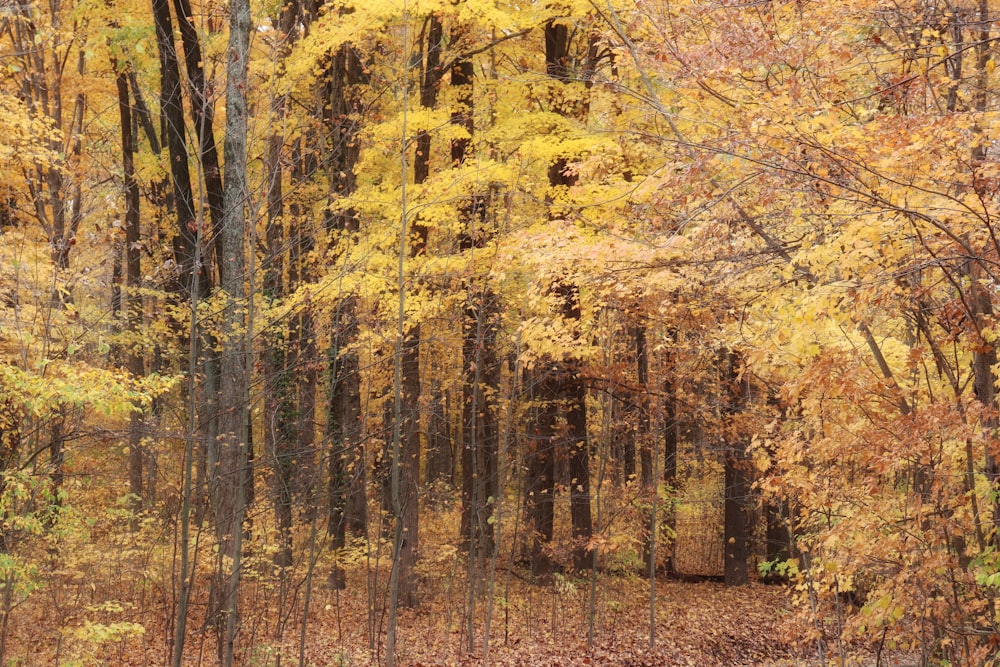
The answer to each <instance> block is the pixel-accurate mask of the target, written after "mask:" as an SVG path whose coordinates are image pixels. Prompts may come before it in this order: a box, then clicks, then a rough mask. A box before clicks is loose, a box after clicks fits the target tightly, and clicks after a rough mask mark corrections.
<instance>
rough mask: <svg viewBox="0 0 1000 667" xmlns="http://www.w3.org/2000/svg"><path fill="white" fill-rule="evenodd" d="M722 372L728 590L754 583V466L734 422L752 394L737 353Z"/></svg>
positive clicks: (724, 360)
mask: <svg viewBox="0 0 1000 667" xmlns="http://www.w3.org/2000/svg"><path fill="white" fill-rule="evenodd" d="M720 362H721V365H722V366H723V368H722V378H721V379H722V386H723V392H724V399H723V400H725V401H726V403H725V409H724V413H723V417H724V418H725V420H726V421H727V422H729V423H727V424H726V425H725V430H726V431H727V432H728V433H727V436H726V437H727V438H728V439H729V440H730V442H728V443H726V444H725V446H724V450H723V451H724V453H723V463H724V467H725V494H724V502H725V507H724V519H723V523H724V532H723V539H724V540H725V551H724V553H725V568H724V574H725V582H726V585H727V586H741V585H743V584H746V583H747V582H748V581H749V579H750V574H749V570H748V566H747V562H748V557H749V551H748V548H747V533H748V530H747V529H748V522H747V509H748V506H747V505H748V503H747V501H748V499H749V497H750V483H751V480H750V465H751V461H750V460H749V458H748V457H747V450H746V444H745V443H743V442H741V439H742V436H741V434H739V433H738V432H737V429H735V428H733V424H732V418H733V417H734V416H735V415H736V414H738V413H739V412H742V411H743V410H744V409H745V407H746V401H747V399H748V390H747V387H746V380H745V379H742V378H740V373H741V370H742V369H741V368H740V365H741V363H742V362H741V359H740V356H739V354H737V353H736V352H733V351H728V352H724V353H723V354H722V355H720ZM734 441H735V442H734Z"/></svg>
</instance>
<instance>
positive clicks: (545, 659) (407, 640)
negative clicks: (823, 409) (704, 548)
mask: <svg viewBox="0 0 1000 667" xmlns="http://www.w3.org/2000/svg"><path fill="white" fill-rule="evenodd" d="M508 583H509V586H510V588H509V589H507V595H506V597H505V596H504V595H503V593H504V589H505V586H506V585H508ZM461 593H462V591H456V593H455V595H454V596H448V595H447V594H445V595H439V596H436V597H435V598H433V599H431V600H427V601H425V603H424V604H423V605H422V606H421V607H420V608H418V609H415V610H405V611H403V612H402V614H401V617H400V631H399V632H400V637H399V641H398V646H399V651H398V655H399V664H400V665H413V666H421V667H424V666H426V667H431V666H435V667H436V666H442V667H443V666H448V665H462V666H465V665H469V666H471V665H486V664H489V665H499V666H508V665H510V666H514V665H524V666H532V667H536V666H537V667H564V666H565V667H569V666H576V665H607V666H621V667H645V666H649V667H654V666H672V665H694V666H698V667H708V666H714V665H719V666H736V665H762V666H769V667H791V666H793V665H802V666H807V665H808V666H811V665H818V664H820V661H819V660H818V657H817V653H816V650H815V646H803V645H800V644H798V643H797V642H796V641H795V640H794V639H793V637H792V635H793V634H794V631H793V626H794V625H795V622H794V621H793V618H792V617H793V613H792V603H791V599H790V596H789V593H788V591H787V590H786V589H784V588H782V587H778V586H764V585H761V584H752V585H749V586H743V587H735V588H727V587H725V586H723V585H722V584H718V583H709V582H705V583H681V582H675V581H659V582H657V585H656V603H655V609H656V611H655V615H656V633H655V643H654V646H653V647H652V648H651V647H650V641H649V616H650V615H649V584H648V582H647V581H645V580H643V579H640V578H623V577H608V576H604V577H601V578H600V579H599V581H598V586H597V587H596V588H595V590H594V600H593V609H594V614H593V631H592V640H590V641H588V637H590V636H591V623H590V619H589V616H590V614H589V613H588V612H589V610H590V608H591V590H590V584H589V582H588V581H581V580H577V581H572V580H569V579H561V578H560V579H557V580H556V582H555V583H554V584H552V585H546V586H529V585H527V584H526V583H524V582H522V581H519V580H518V579H517V578H516V577H515V578H512V579H511V580H510V581H509V582H505V580H504V577H503V575H502V574H501V575H500V576H498V582H497V586H496V595H497V599H498V600H503V599H508V600H509V601H510V602H509V604H506V605H501V604H497V605H495V606H494V609H493V616H492V619H491V630H490V647H489V651H488V656H487V655H485V651H484V649H483V636H484V632H485V629H484V627H485V623H484V622H483V616H484V612H483V610H481V609H480V610H477V612H476V618H477V622H476V623H475V624H474V630H473V632H474V634H475V642H474V647H473V650H472V651H471V652H470V651H469V650H468V640H467V636H468V632H467V631H466V629H465V628H466V625H467V624H466V620H465V618H466V616H465V611H464V610H465V609H467V600H463V599H461V598H460V597H459V596H460V595H461ZM328 595H329V596H330V598H329V599H327V600H326V602H325V603H324V604H323V606H322V611H320V612H319V613H318V614H317V615H316V617H315V618H314V619H313V621H312V623H311V624H310V630H309V636H310V639H309V641H308V642H307V651H306V655H307V657H308V658H309V660H310V662H309V664H312V665H365V664H370V663H376V662H378V659H379V656H378V655H373V654H372V652H371V651H370V650H369V649H368V646H369V644H368V640H367V637H366V627H367V621H366V613H367V612H366V610H365V609H354V608H352V605H351V603H350V601H349V598H348V597H347V596H344V595H342V596H341V603H340V609H339V612H338V609H337V601H336V599H335V598H336V596H335V595H334V594H328ZM480 604H481V603H480ZM484 658H485V659H484ZM863 662H867V660H864V661H863ZM895 663H896V661H894V660H890V661H884V662H883V664H885V665H889V664H895Z"/></svg>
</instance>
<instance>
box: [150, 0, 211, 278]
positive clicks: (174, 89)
mask: <svg viewBox="0 0 1000 667" xmlns="http://www.w3.org/2000/svg"><path fill="white" fill-rule="evenodd" d="M153 19H154V23H155V26H156V44H157V48H158V51H159V56H160V114H161V118H160V134H161V136H163V137H165V143H166V145H167V152H168V154H169V159H170V177H171V185H172V186H173V188H172V189H173V205H174V211H175V213H176V220H177V233H176V234H175V235H174V241H173V244H174V247H173V249H174V261H175V263H176V264H177V270H178V282H177V283H176V284H175V286H174V291H177V292H180V295H181V298H187V296H188V295H189V294H190V292H191V285H192V281H191V278H192V275H193V272H194V271H196V270H198V267H195V256H196V253H197V250H196V247H195V244H196V242H197V230H198V228H197V224H198V218H197V216H196V215H195V207H194V194H193V192H192V190H191V173H190V170H189V169H188V154H187V144H186V142H185V137H184V135H185V129H186V127H187V126H186V124H185V122H184V103H183V100H182V99H181V77H180V67H179V66H178V62H177V51H176V49H175V48H174V38H173V35H174V32H173V22H172V20H171V18H170V6H169V4H168V0H153ZM198 282H199V296H206V295H207V294H208V292H209V289H210V283H209V280H208V276H205V275H200V276H199V281H198Z"/></svg>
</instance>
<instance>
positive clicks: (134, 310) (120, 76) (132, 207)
mask: <svg viewBox="0 0 1000 667" xmlns="http://www.w3.org/2000/svg"><path fill="white" fill-rule="evenodd" d="M113 65H114V68H115V69H116V70H117V76H116V78H115V83H116V85H117V89H118V115H119V120H120V125H121V139H122V179H123V182H122V186H123V187H122V189H123V190H124V193H125V287H126V293H125V299H124V309H125V321H126V322H127V328H128V331H129V333H131V334H132V335H133V336H134V337H135V339H136V340H137V339H138V336H139V334H140V333H141V329H142V297H141V296H140V294H139V287H140V281H141V279H142V275H141V265H140V255H139V250H140V248H139V185H138V183H137V182H136V180H135V161H134V155H135V152H136V142H135V137H134V136H133V134H132V106H131V105H130V104H129V87H128V75H127V74H126V72H125V71H124V70H123V69H119V67H118V64H117V63H116V62H113ZM127 366H128V370H129V374H130V375H131V376H132V377H134V378H142V377H143V376H144V375H145V365H144V363H143V356H142V354H141V352H140V348H139V347H138V345H137V343H136V342H135V341H133V342H132V344H131V345H130V346H129V349H128V353H127ZM142 427H143V419H142V414H141V413H140V412H136V411H133V412H132V413H131V414H130V415H129V429H128V433H129V436H128V444H129V493H131V494H132V496H133V499H134V502H133V509H134V510H136V511H138V510H139V509H141V507H142V502H143V497H144V494H143V450H142Z"/></svg>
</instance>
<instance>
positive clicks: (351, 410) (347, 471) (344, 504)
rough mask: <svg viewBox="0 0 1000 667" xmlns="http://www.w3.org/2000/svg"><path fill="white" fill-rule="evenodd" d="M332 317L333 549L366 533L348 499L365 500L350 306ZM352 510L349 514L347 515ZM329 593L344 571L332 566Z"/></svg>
mask: <svg viewBox="0 0 1000 667" xmlns="http://www.w3.org/2000/svg"><path fill="white" fill-rule="evenodd" d="M341 305H342V308H341V309H340V310H338V311H337V312H336V313H335V315H334V318H335V320H334V333H333V339H332V340H331V344H330V352H329V357H330V358H329V378H330V388H329V397H330V398H329V411H328V414H327V423H326V437H327V439H328V440H329V443H330V462H329V466H330V474H329V481H328V500H329V505H330V517H329V523H328V524H327V534H328V535H329V536H330V537H331V539H332V547H333V548H334V549H342V548H343V547H344V546H345V545H346V544H347V534H348V532H351V533H353V534H355V535H364V534H365V533H366V528H365V526H366V523H367V517H366V516H365V512H364V508H365V506H364V504H362V505H361V507H354V508H352V503H351V499H352V498H356V497H357V496H358V494H361V499H362V500H363V499H364V495H363V494H364V483H365V474H364V473H365V456H364V449H363V447H364V445H363V441H362V437H361V435H362V434H361V368H360V362H359V359H358V354H357V352H355V351H353V350H352V349H350V348H348V347H347V346H348V345H349V344H350V343H351V342H352V341H354V339H355V338H356V337H357V329H358V323H357V318H356V317H355V315H354V310H355V306H354V304H353V302H352V300H350V299H348V300H346V301H344V302H342V303H341ZM352 509H353V511H352ZM330 583H331V584H332V585H333V587H334V588H344V587H345V586H346V580H345V578H344V571H343V569H342V568H341V567H340V566H339V565H335V566H334V568H333V570H332V571H331V573H330Z"/></svg>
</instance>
